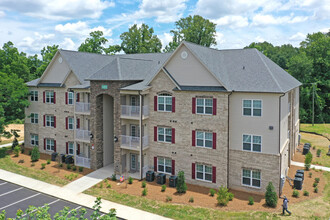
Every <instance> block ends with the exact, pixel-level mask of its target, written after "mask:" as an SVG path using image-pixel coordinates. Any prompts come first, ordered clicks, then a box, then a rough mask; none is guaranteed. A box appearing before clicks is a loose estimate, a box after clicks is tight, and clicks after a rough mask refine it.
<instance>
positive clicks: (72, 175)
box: [64, 173, 78, 181]
mask: <svg viewBox="0 0 330 220" xmlns="http://www.w3.org/2000/svg"><path fill="white" fill-rule="evenodd" d="M64 177H65V178H66V179H68V180H70V181H72V180H73V179H75V178H77V177H78V173H70V174H68V175H65V176H64Z"/></svg>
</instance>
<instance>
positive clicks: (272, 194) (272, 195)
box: [265, 182, 277, 207]
mask: <svg viewBox="0 0 330 220" xmlns="http://www.w3.org/2000/svg"><path fill="white" fill-rule="evenodd" d="M265 199H266V204H267V205H268V206H270V207H276V206H277V193H276V191H275V188H274V186H273V183H272V182H269V183H268V185H267V188H266V193H265Z"/></svg>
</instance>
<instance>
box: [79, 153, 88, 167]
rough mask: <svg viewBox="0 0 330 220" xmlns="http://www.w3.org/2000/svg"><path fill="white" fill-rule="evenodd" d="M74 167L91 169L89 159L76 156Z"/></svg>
mask: <svg viewBox="0 0 330 220" xmlns="http://www.w3.org/2000/svg"><path fill="white" fill-rule="evenodd" d="M76 165H77V166H80V167H87V168H90V167H91V159H90V158H87V157H81V156H78V155H76Z"/></svg>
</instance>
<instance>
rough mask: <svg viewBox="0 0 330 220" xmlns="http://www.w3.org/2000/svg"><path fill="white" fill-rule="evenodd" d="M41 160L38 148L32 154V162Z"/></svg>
mask: <svg viewBox="0 0 330 220" xmlns="http://www.w3.org/2000/svg"><path fill="white" fill-rule="evenodd" d="M39 159H40V153H39V149H38V147H34V148H33V149H32V152H31V161H32V162H36V161H38V160H39Z"/></svg>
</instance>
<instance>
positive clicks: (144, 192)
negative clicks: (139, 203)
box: [142, 188, 148, 196]
mask: <svg viewBox="0 0 330 220" xmlns="http://www.w3.org/2000/svg"><path fill="white" fill-rule="evenodd" d="M147 194H148V190H147V188H144V189H143V190H142V196H146V195H147Z"/></svg>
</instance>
